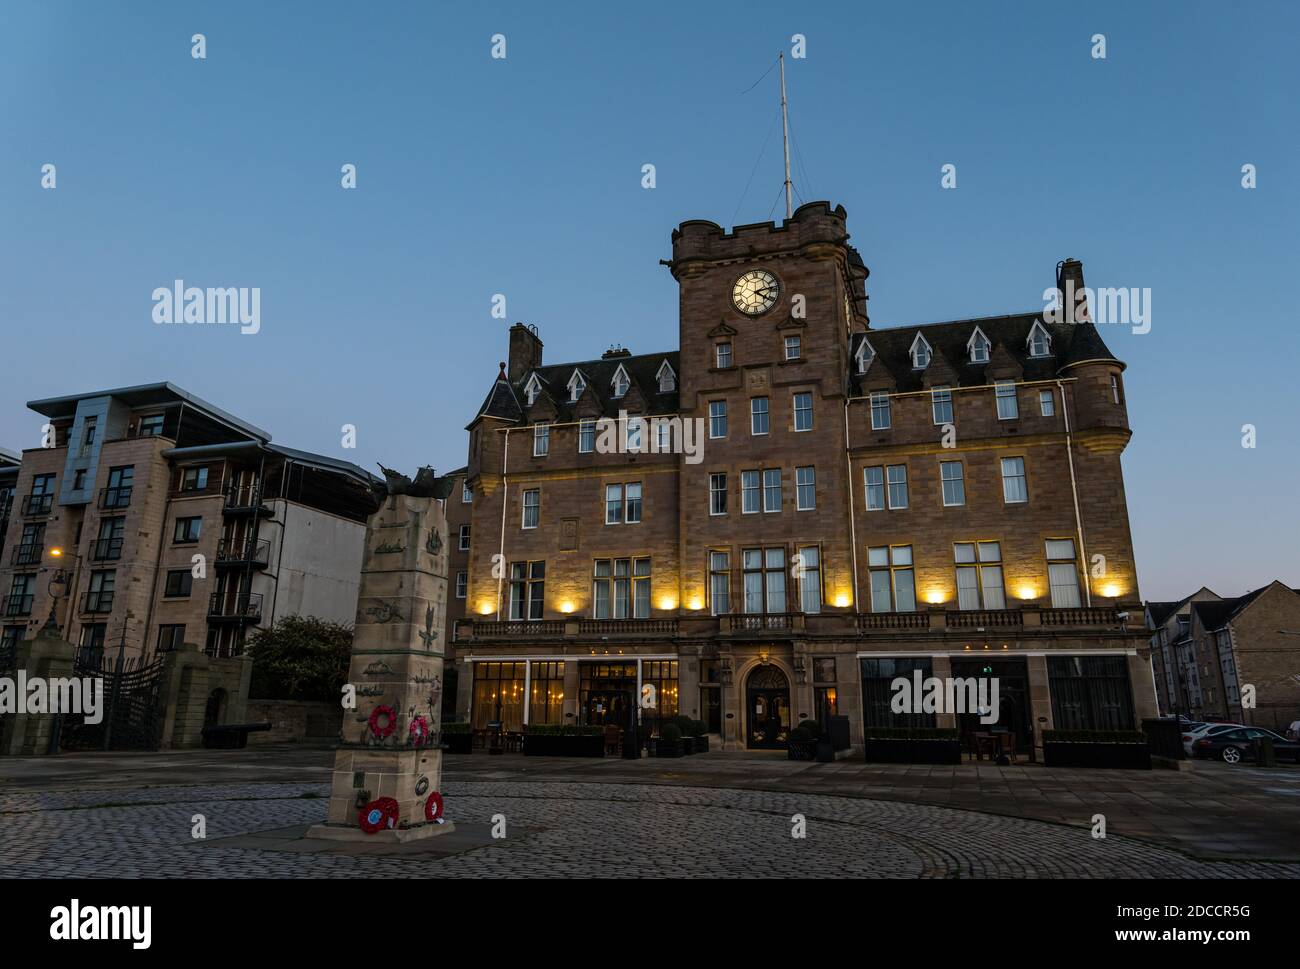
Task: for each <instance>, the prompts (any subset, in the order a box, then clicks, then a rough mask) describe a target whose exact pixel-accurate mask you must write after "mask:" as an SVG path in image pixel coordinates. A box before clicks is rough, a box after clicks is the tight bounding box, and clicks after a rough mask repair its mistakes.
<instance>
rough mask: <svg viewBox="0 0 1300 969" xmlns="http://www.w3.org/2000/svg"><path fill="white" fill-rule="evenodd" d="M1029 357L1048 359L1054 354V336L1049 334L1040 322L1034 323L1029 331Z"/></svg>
mask: <svg viewBox="0 0 1300 969" xmlns="http://www.w3.org/2000/svg"><path fill="white" fill-rule="evenodd" d="M1026 342H1027V343H1028V344H1029V355H1030V356H1031V357H1048V356H1051V354H1052V336H1051V334H1050V333H1048V332H1047V327H1045V326H1043V324H1042V323H1040V322H1039V321H1038V320H1035V321H1034V325H1033V328H1032V329H1031V330H1030V331H1029V339H1028V340H1027V341H1026Z"/></svg>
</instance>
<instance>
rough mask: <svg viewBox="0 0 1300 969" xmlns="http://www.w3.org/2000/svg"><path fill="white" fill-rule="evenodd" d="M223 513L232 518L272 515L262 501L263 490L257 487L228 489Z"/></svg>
mask: <svg viewBox="0 0 1300 969" xmlns="http://www.w3.org/2000/svg"><path fill="white" fill-rule="evenodd" d="M221 512H222V514H224V515H231V516H237V515H262V516H264V517H265V516H269V515H271V514H272V512H271V509H270V508H268V507H267V506H266V504H265V503H264V502H263V501H262V489H261V488H260V487H258V486H256V485H249V486H246V487H242V488H237V487H233V486H232V487H229V488H227V489H226V500H225V503H224V504H223V505H222V508H221Z"/></svg>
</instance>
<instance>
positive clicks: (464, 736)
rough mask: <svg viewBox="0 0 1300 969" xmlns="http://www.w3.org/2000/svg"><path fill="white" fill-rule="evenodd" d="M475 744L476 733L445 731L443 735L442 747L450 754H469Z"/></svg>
mask: <svg viewBox="0 0 1300 969" xmlns="http://www.w3.org/2000/svg"><path fill="white" fill-rule="evenodd" d="M473 745H474V735H473V734H468V733H445V734H443V735H442V749H443V751H444V752H445V753H448V754H468V753H469V752H470V751H471V750H472V749H473Z"/></svg>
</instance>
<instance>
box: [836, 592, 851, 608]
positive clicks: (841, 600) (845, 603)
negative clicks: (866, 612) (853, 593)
mask: <svg viewBox="0 0 1300 969" xmlns="http://www.w3.org/2000/svg"><path fill="white" fill-rule="evenodd" d="M835 605H836V606H838V607H839V608H841V609H847V608H848V607H849V606H850V605H852V601H851V600H850V599H849V594H848V593H847V592H841V593H840V594H839V595H837V596H836V597H835Z"/></svg>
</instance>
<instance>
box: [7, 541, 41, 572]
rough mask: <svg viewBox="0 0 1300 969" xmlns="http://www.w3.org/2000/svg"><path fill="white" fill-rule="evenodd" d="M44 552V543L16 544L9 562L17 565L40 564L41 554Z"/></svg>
mask: <svg viewBox="0 0 1300 969" xmlns="http://www.w3.org/2000/svg"><path fill="white" fill-rule="evenodd" d="M44 554H45V546H44V545H35V544H28V545H15V546H14V550H13V554H12V555H10V556H9V564H10V565H12V566H15V567H19V566H24V565H40V564H41V556H42V555H44Z"/></svg>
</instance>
